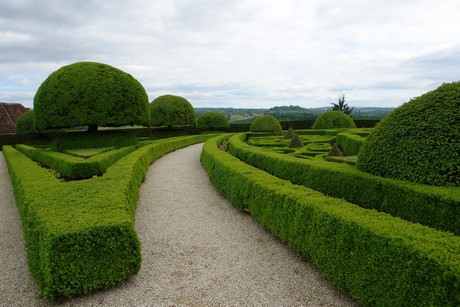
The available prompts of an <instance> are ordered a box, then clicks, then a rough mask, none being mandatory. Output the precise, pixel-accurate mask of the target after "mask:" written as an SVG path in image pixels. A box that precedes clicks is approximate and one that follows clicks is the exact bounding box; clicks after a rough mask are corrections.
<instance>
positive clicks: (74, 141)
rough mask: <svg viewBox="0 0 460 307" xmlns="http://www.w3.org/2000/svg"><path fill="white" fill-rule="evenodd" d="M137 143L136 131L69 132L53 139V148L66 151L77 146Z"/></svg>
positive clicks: (115, 145)
mask: <svg viewBox="0 0 460 307" xmlns="http://www.w3.org/2000/svg"><path fill="white" fill-rule="evenodd" d="M136 144H137V134H136V132H135V131H117V130H107V131H97V132H87V131H85V132H68V133H63V134H60V135H58V136H56V138H55V139H54V140H53V142H52V143H51V148H52V149H53V150H55V151H64V150H66V149H75V148H100V147H125V146H131V145H136Z"/></svg>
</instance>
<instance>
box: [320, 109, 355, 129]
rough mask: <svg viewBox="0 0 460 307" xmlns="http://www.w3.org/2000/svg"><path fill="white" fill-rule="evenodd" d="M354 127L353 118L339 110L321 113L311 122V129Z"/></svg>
mask: <svg viewBox="0 0 460 307" xmlns="http://www.w3.org/2000/svg"><path fill="white" fill-rule="evenodd" d="M333 128H356V126H355V123H354V121H353V119H351V117H350V116H348V115H347V114H345V113H343V112H340V111H328V112H324V113H322V114H321V115H320V116H318V118H317V119H316V120H315V122H314V123H313V126H312V129H333Z"/></svg>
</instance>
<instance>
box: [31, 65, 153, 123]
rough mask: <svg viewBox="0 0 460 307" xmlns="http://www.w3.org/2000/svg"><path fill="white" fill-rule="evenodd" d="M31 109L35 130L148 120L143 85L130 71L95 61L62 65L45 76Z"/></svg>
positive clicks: (148, 121)
mask: <svg viewBox="0 0 460 307" xmlns="http://www.w3.org/2000/svg"><path fill="white" fill-rule="evenodd" d="M34 111H35V115H36V127H37V128H38V129H50V128H65V127H74V126H86V125H87V126H90V127H93V129H94V127H96V129H97V126H122V125H136V124H139V125H148V124H149V123H150V109H149V101H148V97H147V93H146V92H145V89H144V87H143V86H142V85H141V84H140V83H139V82H138V81H137V80H136V79H135V78H134V77H133V76H131V75H130V74H127V73H125V72H123V71H121V70H119V69H117V68H115V67H112V66H109V65H106V64H101V63H95V62H79V63H74V64H71V65H67V66H63V67H61V68H60V69H58V70H56V71H55V72H53V73H52V74H51V75H49V77H48V78H47V79H46V80H45V81H44V82H43V83H42V84H41V86H40V87H39V89H38V91H37V93H36V94H35V98H34Z"/></svg>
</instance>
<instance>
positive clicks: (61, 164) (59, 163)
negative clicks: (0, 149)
mask: <svg viewBox="0 0 460 307" xmlns="http://www.w3.org/2000/svg"><path fill="white" fill-rule="evenodd" d="M15 148H16V149H17V150H19V151H20V152H22V153H23V154H25V155H26V156H27V157H29V158H30V159H32V160H34V161H36V162H39V163H41V164H43V165H45V166H47V167H49V168H51V169H53V170H54V171H56V172H57V173H59V174H60V175H61V176H62V177H64V178H65V179H68V180H80V179H87V178H91V177H93V176H101V175H102V174H104V173H105V171H106V170H107V169H108V168H109V167H110V166H111V165H112V164H113V163H115V162H116V161H118V160H119V159H121V158H122V157H124V156H126V155H127V154H129V153H131V152H133V151H134V150H136V149H137V147H136V146H128V147H122V148H119V149H115V150H111V151H108V152H104V153H101V154H98V155H95V156H92V157H90V158H88V159H84V158H79V157H75V156H71V155H68V154H64V153H60V152H57V151H53V150H50V149H44V148H35V147H31V146H27V145H22V144H18V145H16V147H15Z"/></svg>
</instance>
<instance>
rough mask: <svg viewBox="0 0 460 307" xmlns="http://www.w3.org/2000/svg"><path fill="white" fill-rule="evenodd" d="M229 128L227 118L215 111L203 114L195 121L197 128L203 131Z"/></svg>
mask: <svg viewBox="0 0 460 307" xmlns="http://www.w3.org/2000/svg"><path fill="white" fill-rule="evenodd" d="M229 126H230V125H229V124H228V119H227V117H226V116H225V115H224V114H222V113H220V112H216V111H207V112H204V113H203V114H201V115H200V117H198V120H197V127H198V128H200V129H203V130H219V129H224V128H228V127H229Z"/></svg>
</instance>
